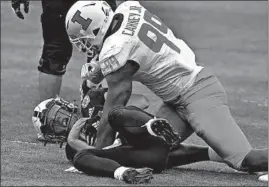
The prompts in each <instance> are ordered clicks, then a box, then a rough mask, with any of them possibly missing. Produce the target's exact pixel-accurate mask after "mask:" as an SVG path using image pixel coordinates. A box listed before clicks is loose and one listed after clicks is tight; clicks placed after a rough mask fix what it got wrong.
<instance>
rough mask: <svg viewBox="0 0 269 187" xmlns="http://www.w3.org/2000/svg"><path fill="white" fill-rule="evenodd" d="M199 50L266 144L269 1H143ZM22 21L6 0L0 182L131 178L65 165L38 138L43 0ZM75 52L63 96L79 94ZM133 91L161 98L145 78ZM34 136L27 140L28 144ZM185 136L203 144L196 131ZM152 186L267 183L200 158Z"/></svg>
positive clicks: (248, 129)
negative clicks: (33, 118)
mask: <svg viewBox="0 0 269 187" xmlns="http://www.w3.org/2000/svg"><path fill="white" fill-rule="evenodd" d="M143 4H144V5H145V6H146V7H147V8H148V9H149V10H151V11H152V12H154V13H156V14H157V15H158V16H159V17H161V18H162V19H163V20H164V22H165V23H166V24H167V25H168V26H169V27H171V28H173V30H174V32H175V34H176V35H177V36H178V37H180V38H182V39H184V40H186V42H187V43H188V44H189V45H190V46H191V47H192V48H193V49H194V51H195V53H196V57H197V62H198V63H199V64H201V65H203V66H205V67H207V68H209V69H210V70H212V71H214V72H215V73H216V75H217V76H218V77H219V79H220V80H221V82H222V83H223V85H224V87H225V88H226V91H227V94H228V99H229V106H230V108H231V111H232V114H233V116H234V118H235V119H236V120H237V122H238V124H239V125H240V127H241V128H242V130H243V131H244V133H245V134H246V136H247V138H248V139H249V141H250V142H251V144H252V145H253V146H255V147H268V143H267V142H268V141H267V136H268V123H267V121H268V117H267V114H268V104H267V103H268V98H267V95H268V86H267V85H268V82H267V79H268V78H267V61H268V56H267V54H268V45H267V44H268V36H267V28H268V19H267V17H268V13H267V2H261V1H260V2H251V1H247V2H244V1H237V2H228V1H219V2H213V1H210V2H205V1H203V2H198V1H189V2H186V1H185V2H184V1H181V2H176V1H173V2H172V1H171V2H169V1H167V2H164V1H163V2H161V1H155V2H150V1H147V2H143ZM30 8H31V9H30V14H29V15H27V16H26V20H24V21H23V20H19V19H18V18H16V17H15V15H14V14H13V12H12V10H11V8H10V2H7V1H6V2H3V1H1V186H10V185H12V186H30V185H32V186H33V185H52V186H63V185H66V186H85V185H89V186H90V185H99V186H100V185H104V186H107V185H115V186H119V185H125V184H124V183H123V182H120V181H116V180H114V179H108V178H100V177H91V176H86V175H84V174H73V173H66V172H64V170H65V169H67V168H68V167H70V165H69V163H68V162H67V161H66V159H65V155H64V149H60V148H59V147H58V146H56V145H47V146H46V147H44V146H43V145H42V144H41V143H39V142H37V141H36V139H35V138H36V135H35V131H34V128H33V126H32V122H31V115H32V110H33V107H34V106H35V105H36V103H37V101H38V89H37V78H38V71H37V64H38V60H39V57H40V54H41V49H42V42H43V41H42V32H41V23H40V13H41V3H40V2H31V7H30ZM84 61H85V60H84V57H83V56H82V55H81V54H79V53H77V52H74V54H73V57H72V60H71V62H70V64H69V66H68V70H67V76H65V77H64V82H63V86H62V92H61V96H63V97H64V98H65V99H67V100H77V101H79V97H80V96H79V90H78V88H79V85H78V82H79V79H80V67H81V64H83V63H84ZM134 92H135V93H143V94H145V95H146V96H148V98H149V99H150V102H151V106H150V108H149V111H150V112H155V111H156V108H157V106H158V105H159V104H160V101H159V99H158V98H157V97H155V96H153V95H152V93H151V92H150V91H149V90H147V89H146V88H145V87H144V86H142V85H141V84H134ZM26 142H28V143H26ZM186 142H187V143H196V144H202V145H205V143H204V142H203V141H202V140H200V139H199V138H198V137H197V136H195V135H193V136H192V137H190V138H189V139H188V140H187V141H186ZM150 185H153V186H157V185H166V186H167V185H169V186H170V185H171V186H175V185H177V186H181V185H198V186H207V185H208V186H211V185H218V186H224V185H225V186H227V185H231V186H235V185H236V186H239V185H240V186H241V185H244V186H266V185H267V183H263V182H259V181H258V180H257V176H255V175H249V174H245V173H237V172H235V171H234V170H232V169H230V168H228V167H227V166H226V165H224V164H216V163H211V162H201V163H199V164H192V165H188V166H184V167H179V168H175V169H171V170H168V171H165V172H164V173H163V174H159V175H155V179H154V180H153V181H152V183H151V184H150Z"/></svg>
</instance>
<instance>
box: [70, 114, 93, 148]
mask: <svg viewBox="0 0 269 187" xmlns="http://www.w3.org/2000/svg"><path fill="white" fill-rule="evenodd" d="M88 119H89V118H80V119H79V120H78V121H77V122H76V123H75V124H74V126H73V127H72V129H71V131H70V132H69V135H68V138H67V143H68V144H69V145H70V147H72V148H73V149H75V150H76V151H80V150H83V149H93V148H94V147H93V146H90V145H88V144H87V143H86V142H84V141H82V140H80V139H79V135H80V132H81V129H82V128H83V127H84V125H85V123H86V121H87V120H88Z"/></svg>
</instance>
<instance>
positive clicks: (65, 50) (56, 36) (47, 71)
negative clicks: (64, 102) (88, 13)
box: [38, 0, 72, 101]
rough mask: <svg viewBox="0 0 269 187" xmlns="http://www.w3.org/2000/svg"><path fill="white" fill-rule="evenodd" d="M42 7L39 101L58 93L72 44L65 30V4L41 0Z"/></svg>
mask: <svg viewBox="0 0 269 187" xmlns="http://www.w3.org/2000/svg"><path fill="white" fill-rule="evenodd" d="M42 7H43V13H42V15H41V23H42V30H43V39H44V45H43V51H42V56H41V59H40V61H39V66H38V70H39V72H40V73H39V94H40V101H43V100H45V99H48V98H52V97H55V96H56V95H57V94H58V95H59V93H60V89H61V84H62V76H63V75H64V74H65V71H66V65H67V63H68V62H69V60H70V58H71V55H72V44H71V43H70V42H69V39H68V36H67V33H66V30H65V13H66V11H67V10H68V9H67V7H66V4H64V3H60V1H59V2H58V1H45V0H43V1H42ZM64 7H66V8H64Z"/></svg>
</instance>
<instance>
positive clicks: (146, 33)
mask: <svg viewBox="0 0 269 187" xmlns="http://www.w3.org/2000/svg"><path fill="white" fill-rule="evenodd" d="M144 19H145V21H146V22H148V23H143V24H142V26H141V28H140V31H139V32H138V37H139V39H140V40H141V41H142V42H143V43H144V44H145V45H146V46H147V47H148V48H150V49H151V50H152V51H153V52H155V53H158V52H160V51H161V49H162V47H163V45H164V44H166V45H167V46H168V47H170V48H171V49H173V50H175V51H176V52H178V53H180V49H179V48H178V47H177V46H176V45H175V44H174V43H173V42H171V41H170V40H168V39H167V38H166V37H165V36H164V35H163V34H167V32H168V27H167V26H166V25H165V24H164V23H163V22H162V21H161V20H160V19H159V18H158V17H157V16H155V15H153V14H151V13H150V12H149V11H148V10H146V11H145V14H144ZM161 33H163V34H161ZM154 35H155V36H154Z"/></svg>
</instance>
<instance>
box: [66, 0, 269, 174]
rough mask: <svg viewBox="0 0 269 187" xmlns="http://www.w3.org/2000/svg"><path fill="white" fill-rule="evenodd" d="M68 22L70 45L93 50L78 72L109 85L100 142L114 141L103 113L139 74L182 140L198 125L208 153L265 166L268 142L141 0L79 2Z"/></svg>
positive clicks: (248, 167) (246, 165) (242, 165)
mask: <svg viewBox="0 0 269 187" xmlns="http://www.w3.org/2000/svg"><path fill="white" fill-rule="evenodd" d="M78 18H79V19H78ZM72 20H73V21H72ZM74 20H76V22H74ZM66 29H67V33H68V35H69V38H70V39H71V42H72V43H73V44H75V45H77V46H83V47H85V48H86V49H87V50H86V51H87V52H88V51H91V52H94V53H96V54H98V55H97V56H96V57H95V58H94V59H93V60H92V62H91V63H90V64H85V65H84V66H83V67H82V78H84V79H88V80H91V81H92V82H94V83H96V84H98V83H99V82H101V81H102V80H103V79H104V78H105V79H106V81H107V84H108V94H107V99H106V102H105V105H104V111H103V114H102V118H101V121H100V126H99V128H98V133H97V144H96V147H97V148H99V149H100V148H103V147H105V146H107V145H110V144H112V143H113V141H114V139H115V131H114V130H113V129H112V128H111V126H110V125H109V120H108V119H109V115H108V114H109V112H110V110H111V109H112V107H115V106H125V105H126V103H127V102H128V100H129V98H130V95H131V92H132V81H133V80H136V81H140V82H141V83H142V84H144V85H146V86H147V87H148V88H149V89H150V90H151V91H152V92H153V93H155V94H156V95H157V96H159V97H160V98H161V99H162V100H163V103H164V104H163V106H162V107H161V108H160V112H159V113H158V114H161V116H162V117H164V118H166V119H168V120H169V122H170V123H171V124H172V126H173V127H174V128H175V129H176V130H177V131H178V132H179V135H180V137H181V138H182V139H181V140H182V141H183V140H185V139H186V138H187V137H189V136H190V135H191V134H192V133H193V132H195V133H196V134H197V135H198V136H199V137H201V138H202V139H203V140H204V141H205V142H206V143H207V144H208V145H209V146H210V147H211V148H212V149H210V159H211V160H215V159H216V158H218V157H219V156H220V157H221V158H222V159H223V160H224V162H225V163H227V164H228V165H229V166H231V167H233V168H235V169H237V170H241V171H249V172H255V171H267V170H268V149H254V148H253V147H252V146H251V145H250V143H249V141H248V140H247V138H246V136H245V135H244V133H243V132H242V130H241V129H240V128H239V126H238V125H237V123H236V122H235V120H234V119H233V117H232V115H231V113H230V110H229V108H228V106H227V96H226V92H225V90H224V88H223V86H222V85H221V83H220V81H219V80H218V78H217V77H216V76H215V75H214V74H213V73H211V72H209V71H208V70H207V69H206V68H204V67H202V66H198V65H197V64H196V61H195V55H194V53H193V51H192V50H191V49H190V48H189V46H188V45H187V44H186V43H185V42H184V41H183V40H181V39H178V38H176V37H175V36H174V34H173V32H172V31H171V30H170V29H169V28H168V27H167V26H166V25H165V24H164V23H163V22H162V20H160V19H159V18H158V17H157V16H156V15H154V14H152V13H151V12H149V11H148V10H147V9H145V8H144V7H143V6H141V5H140V3H139V2H137V1H127V2H124V3H122V4H121V5H120V6H119V7H118V8H117V9H116V11H115V13H114V12H113V11H111V8H110V7H109V6H108V5H107V4H106V3H105V2H85V1H84V2H83V1H79V2H77V3H75V4H74V5H73V6H72V7H71V8H70V10H69V11H68V13H67V16H66ZM179 122H183V123H179ZM158 130H160V131H159V133H160V134H165V132H166V131H162V129H157V131H158Z"/></svg>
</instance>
